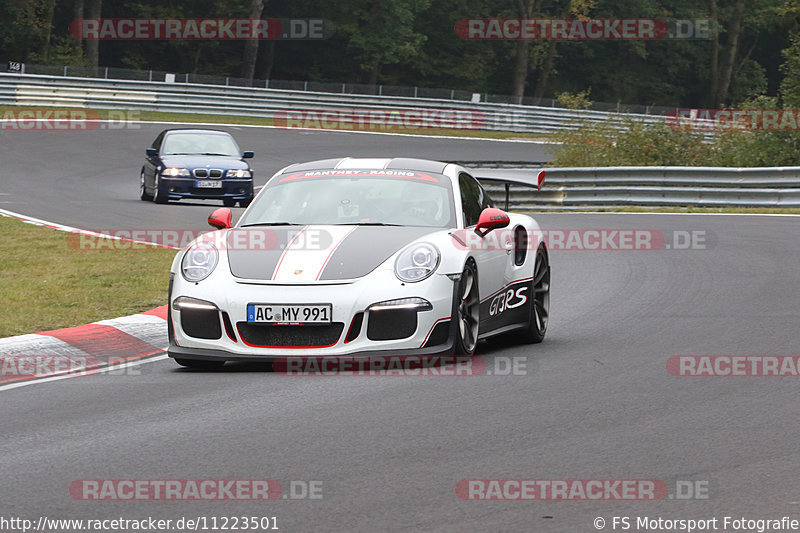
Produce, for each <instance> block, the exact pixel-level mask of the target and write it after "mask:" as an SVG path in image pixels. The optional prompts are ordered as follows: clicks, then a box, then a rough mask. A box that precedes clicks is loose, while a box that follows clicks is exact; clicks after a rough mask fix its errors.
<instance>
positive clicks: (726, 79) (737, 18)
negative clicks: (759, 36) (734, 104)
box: [713, 0, 746, 107]
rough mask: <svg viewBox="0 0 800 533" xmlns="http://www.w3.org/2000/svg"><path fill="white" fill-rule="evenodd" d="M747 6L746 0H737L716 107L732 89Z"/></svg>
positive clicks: (725, 51) (715, 101) (721, 70)
mask: <svg viewBox="0 0 800 533" xmlns="http://www.w3.org/2000/svg"><path fill="white" fill-rule="evenodd" d="M745 7H746V0H736V5H735V6H734V9H733V16H732V17H731V21H730V24H729V25H728V39H727V42H726V43H725V48H724V49H723V50H722V58H721V59H722V61H720V68H719V76H718V79H719V82H718V84H717V91H716V94H715V95H714V102H713V104H714V107H719V106H721V105H722V104H724V103H725V100H726V99H727V98H728V89H730V86H731V78H732V77H733V65H734V63H735V61H736V52H737V51H738V50H739V38H740V37H741V36H742V22H743V19H744V10H745Z"/></svg>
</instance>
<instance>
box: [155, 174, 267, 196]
mask: <svg viewBox="0 0 800 533" xmlns="http://www.w3.org/2000/svg"><path fill="white" fill-rule="evenodd" d="M197 181H204V180H201V179H198V178H168V177H164V176H162V177H161V189H162V190H163V192H164V194H166V195H167V197H168V198H169V199H170V200H180V199H182V198H198V199H222V198H228V199H232V200H247V199H250V198H252V197H253V179H252V178H249V179H235V178H223V179H219V180H209V181H219V182H220V183H221V184H222V186H221V187H216V188H197V187H195V185H196V182H197Z"/></svg>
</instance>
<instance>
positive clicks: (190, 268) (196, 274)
mask: <svg viewBox="0 0 800 533" xmlns="http://www.w3.org/2000/svg"><path fill="white" fill-rule="evenodd" d="M218 259H219V252H217V248H216V247H215V246H214V245H213V244H209V243H197V244H193V245H192V247H191V248H189V250H188V251H187V252H186V254H185V255H184V256H183V261H181V273H182V274H183V277H184V279H185V280H186V281H191V282H192V283H196V282H198V281H203V280H204V279H206V278H207V277H208V276H210V275H211V273H212V272H214V268H216V266H217V260H218Z"/></svg>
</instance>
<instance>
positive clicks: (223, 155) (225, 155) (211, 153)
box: [197, 152, 236, 157]
mask: <svg viewBox="0 0 800 533" xmlns="http://www.w3.org/2000/svg"><path fill="white" fill-rule="evenodd" d="M197 155H219V156H222V157H236V156H235V155H231V154H215V153H213V152H203V153H201V154H197Z"/></svg>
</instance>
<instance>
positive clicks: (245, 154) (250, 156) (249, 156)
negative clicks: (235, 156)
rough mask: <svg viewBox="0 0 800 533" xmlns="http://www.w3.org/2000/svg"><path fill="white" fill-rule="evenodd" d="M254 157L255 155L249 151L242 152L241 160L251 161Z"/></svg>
mask: <svg viewBox="0 0 800 533" xmlns="http://www.w3.org/2000/svg"><path fill="white" fill-rule="evenodd" d="M255 155H256V153H255V152H251V151H250V150H247V151H246V152H242V159H253V157H255Z"/></svg>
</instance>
